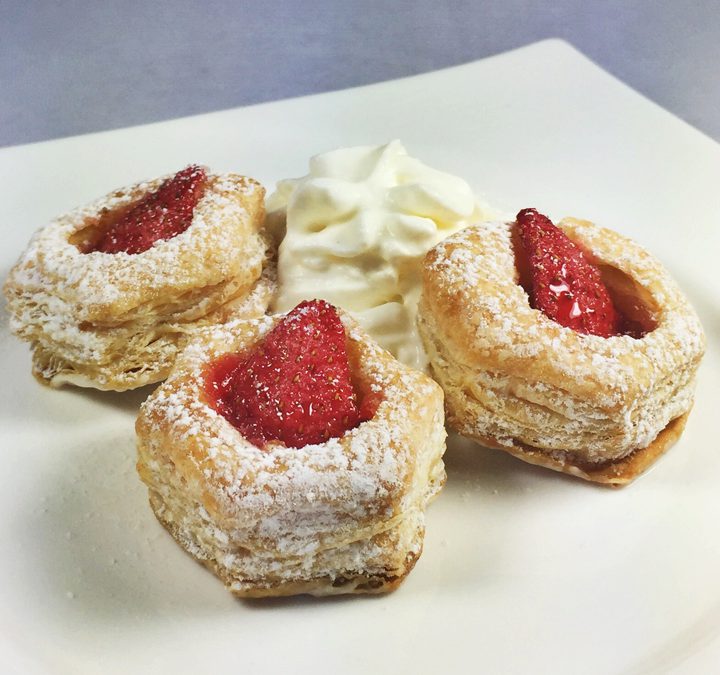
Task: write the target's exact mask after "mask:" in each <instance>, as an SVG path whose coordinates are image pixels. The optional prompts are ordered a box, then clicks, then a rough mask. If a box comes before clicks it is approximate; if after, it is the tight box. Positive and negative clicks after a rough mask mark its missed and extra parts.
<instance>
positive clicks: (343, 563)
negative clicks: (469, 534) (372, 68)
mask: <svg viewBox="0 0 720 675" xmlns="http://www.w3.org/2000/svg"><path fill="white" fill-rule="evenodd" d="M278 320H279V317H265V318H262V319H257V320H252V321H232V322H230V323H228V324H226V325H224V326H216V327H214V328H208V329H205V330H203V331H201V332H200V333H199V334H198V335H197V336H196V338H195V340H194V341H193V342H192V343H191V344H190V345H189V346H188V348H187V349H186V350H185V352H184V353H183V354H182V355H181V357H180V358H179V359H178V361H177V363H176V366H175V368H174V369H173V372H172V374H171V376H170V377H169V378H168V380H167V381H166V382H165V383H164V384H163V385H162V386H161V387H159V388H158V390H156V392H155V393H153V394H152V395H151V396H150V398H149V399H148V400H147V401H146V402H145V404H143V406H142V409H141V412H140V416H139V417H138V421H137V425H136V428H137V434H138V464H137V467H138V472H139V474H140V477H141V478H142V480H143V481H144V482H145V483H146V484H147V486H148V489H149V496H150V504H151V506H152V508H153V511H154V512H155V514H156V516H157V517H158V520H160V522H161V523H162V524H163V525H164V526H165V527H166V528H167V529H168V531H169V532H170V533H171V534H172V535H173V536H174V537H175V539H176V540H177V541H178V542H179V543H180V544H181V546H182V547H183V548H185V549H186V550H187V551H188V552H190V553H191V554H192V555H193V556H194V557H195V558H197V559H198V560H200V561H201V562H203V564H205V565H206V566H207V567H208V568H210V569H211V570H213V571H214V572H215V573H216V574H217V575H218V576H219V577H220V578H221V579H222V580H223V581H224V582H225V584H226V585H227V586H228V588H229V589H230V590H231V591H232V592H233V593H235V594H236V595H238V596H242V597H261V596H278V595H292V594H296V593H310V594H313V595H329V594H340V593H380V592H384V591H388V590H391V589H393V588H395V587H396V586H397V585H398V584H399V583H400V582H401V581H402V579H403V578H404V577H405V576H406V575H407V574H408V572H409V571H410V570H411V569H412V567H413V565H414V563H415V561H416V559H417V558H418V557H419V555H420V553H421V550H422V541H423V535H424V529H425V528H424V510H425V507H426V505H427V503H428V502H429V500H430V499H432V498H433V497H434V496H435V495H436V494H437V493H438V492H439V490H440V488H441V487H442V484H443V483H444V480H445V470H444V466H443V463H442V454H443V452H444V449H445V436H446V434H445V428H444V419H443V401H442V391H441V390H440V388H439V387H438V386H437V385H436V384H435V383H434V382H433V381H432V380H431V379H430V378H429V377H427V376H426V375H424V374H423V373H420V372H418V371H414V370H412V369H410V368H408V367H406V366H404V365H402V364H400V363H399V362H397V361H396V360H395V359H393V358H392V356H391V355H390V354H389V353H387V352H385V351H384V350H382V349H380V348H379V347H378V346H377V345H376V344H375V343H374V342H372V341H371V340H370V339H369V338H368V336H367V335H366V334H364V333H363V332H361V331H360V330H359V329H358V328H357V327H356V326H355V324H354V322H352V320H350V319H349V318H348V317H343V321H344V323H345V325H346V330H347V333H348V342H347V344H348V353H349V357H350V360H351V365H352V370H353V374H354V376H355V378H356V386H357V387H358V389H359V391H360V392H361V393H362V392H370V391H373V392H378V391H381V392H382V393H383V401H382V403H381V404H380V406H379V408H378V410H377V413H376V414H375V416H374V417H373V418H372V419H371V420H369V421H367V422H364V423H362V424H361V425H360V426H358V427H357V428H355V429H352V430H350V431H349V432H347V433H346V434H345V435H344V436H342V437H341V438H336V439H330V440H329V441H327V442H326V443H323V444H319V445H310V446H305V447H303V448H287V447H285V446H284V445H283V444H282V443H278V442H274V443H269V444H268V445H267V446H266V447H265V448H263V449H260V448H257V447H256V446H254V445H252V444H251V443H249V442H248V441H247V440H245V439H244V438H243V437H242V435H241V434H240V432H239V431H238V430H237V429H236V428H235V427H233V426H232V425H231V424H230V423H229V422H228V421H227V420H226V419H225V418H224V417H222V416H221V415H219V414H218V413H217V412H215V410H214V409H213V407H212V406H211V405H210V404H209V403H208V402H207V399H206V394H205V391H204V375H203V373H204V369H205V367H206V365H207V364H208V363H209V362H211V361H212V360H214V359H215V358H217V357H219V356H221V355H222V354H225V353H228V352H240V351H242V350H243V349H246V348H248V347H250V346H251V345H253V344H254V343H255V342H257V340H259V339H260V338H261V337H262V335H264V334H265V333H266V332H267V331H268V330H270V329H271V328H272V326H273V325H274V324H275V323H276V322H277V321H278Z"/></svg>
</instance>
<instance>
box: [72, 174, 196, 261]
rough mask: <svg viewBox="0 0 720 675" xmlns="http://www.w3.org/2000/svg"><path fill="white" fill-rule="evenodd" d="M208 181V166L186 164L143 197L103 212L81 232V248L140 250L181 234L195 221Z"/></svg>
mask: <svg viewBox="0 0 720 675" xmlns="http://www.w3.org/2000/svg"><path fill="white" fill-rule="evenodd" d="M207 182H208V180H207V174H206V172H205V169H203V168H202V167H200V166H197V165H191V166H188V167H186V168H185V169H183V170H182V171H179V172H178V173H176V174H175V175H174V176H172V177H171V178H168V179H167V180H166V181H164V182H163V183H162V185H160V187H159V188H158V189H157V190H154V191H153V192H150V193H148V194H146V195H145V196H144V197H143V198H142V199H141V200H140V201H138V202H135V203H134V204H132V205H130V206H129V207H125V208H122V209H117V210H115V211H111V212H110V213H107V214H104V215H103V216H102V217H101V219H100V222H99V223H98V224H97V225H95V226H93V227H91V228H87V229H86V231H84V232H82V233H78V234H81V235H82V237H81V238H82V239H83V241H81V242H80V243H79V247H80V250H81V251H82V252H83V253H92V252H94V251H99V252H101V253H130V254H137V253H143V252H144V251H147V250H148V249H149V248H151V247H152V246H153V245H154V244H155V243H156V242H158V241H165V240H167V239H172V238H173V237H176V236H178V235H179V234H182V233H183V232H185V230H187V229H188V227H190V225H191V224H192V220H193V213H194V211H195V207H196V206H197V204H198V202H199V201H200V199H201V198H202V196H203V194H204V193H205V189H206V187H207Z"/></svg>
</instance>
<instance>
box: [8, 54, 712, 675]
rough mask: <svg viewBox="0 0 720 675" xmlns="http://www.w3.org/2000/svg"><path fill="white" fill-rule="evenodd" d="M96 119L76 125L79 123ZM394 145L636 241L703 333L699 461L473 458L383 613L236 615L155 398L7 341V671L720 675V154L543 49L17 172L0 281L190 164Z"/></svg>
mask: <svg viewBox="0 0 720 675" xmlns="http://www.w3.org/2000/svg"><path fill="white" fill-rule="evenodd" d="M79 112H81V111H79ZM392 138H400V139H402V141H403V142H404V143H405V144H406V146H407V148H408V150H409V151H410V153H411V154H412V155H414V156H417V157H419V158H420V159H422V160H423V161H425V162H427V163H428V164H430V165H431V166H435V167H437V168H440V169H444V170H446V171H450V172H452V173H455V174H458V175H460V176H463V177H464V178H466V179H467V180H468V181H469V182H470V184H471V185H472V186H473V187H474V188H475V189H476V190H477V191H478V193H479V194H481V195H484V196H485V197H486V198H487V199H488V200H489V201H490V202H491V203H493V204H494V205H496V206H499V207H500V208H504V209H507V210H510V211H513V210H517V209H519V208H521V207H524V206H535V207H537V208H539V209H541V210H542V211H545V212H547V213H549V214H550V215H551V216H552V217H553V218H559V217H561V216H564V215H570V214H572V215H575V216H579V217H585V218H589V219H591V220H595V221H596V222H598V223H600V224H602V225H605V226H609V227H612V228H614V229H617V230H619V231H621V232H623V233H625V234H628V235H630V236H632V237H634V238H636V239H637V240H639V241H640V242H641V243H643V244H645V245H646V246H647V247H648V248H650V249H651V250H652V251H654V252H655V253H656V254H657V255H658V256H659V257H660V258H661V259H662V260H664V262H665V263H666V264H667V266H668V267H669V269H670V270H671V272H672V273H673V274H674V275H675V277H676V278H677V279H678V281H679V282H680V284H681V285H682V286H683V288H684V289H685V290H686V292H687V293H688V294H689V295H690V297H691V298H692V300H693V302H694V303H695V306H696V307H697V309H698V311H699V312H700V315H701V317H702V319H703V321H704V324H705V328H706V331H707V334H708V345H709V349H708V354H707V356H706V358H705V362H704V364H703V367H702V370H701V374H700V382H699V387H698V392H697V402H696V405H695V410H694V412H693V414H692V415H691V417H690V421H689V424H688V427H687V430H686V432H685V435H684V436H683V438H682V440H681V441H680V443H679V444H678V445H677V446H676V447H675V448H674V449H673V450H672V451H671V452H670V453H669V454H668V455H667V456H666V457H665V458H664V459H663V460H662V461H661V462H660V463H659V464H658V465H657V466H656V467H655V468H654V469H653V470H652V471H651V472H650V473H649V474H647V475H646V476H644V477H643V478H642V479H640V480H639V481H638V482H637V483H636V484H635V485H632V486H631V487H629V488H626V489H624V490H621V491H611V490H607V489H601V488H597V487H595V486H592V485H588V484H585V483H583V482H580V481H576V480H572V479H568V478H566V477H563V476H559V475H556V474H554V473H552V472H549V471H544V470H541V469H536V468H534V467H530V466H527V465H525V464H523V463H521V462H518V461H516V460H514V459H512V458H511V457H509V456H506V455H504V454H503V453H498V452H492V451H488V450H484V449H482V448H479V447H477V446H473V445H472V444H470V443H460V442H457V443H454V444H453V446H452V447H451V448H450V450H449V452H448V454H447V466H448V473H449V480H448V484H447V487H446V489H445V490H444V492H443V493H442V494H441V496H440V497H439V498H438V500H437V501H436V502H435V503H434V504H433V505H432V507H431V508H430V511H429V516H428V531H427V539H426V544H425V552H424V554H423V556H422V558H421V560H420V562H419V563H418V565H417V567H416V569H415V571H414V572H413V573H412V574H411V575H410V577H409V578H408V580H407V581H406V583H405V584H404V585H403V586H402V587H401V588H400V590H398V591H397V592H396V593H394V594H391V595H389V596H386V597H382V598H346V599H331V600H315V599H309V598H297V599H290V600H281V601H280V600H271V601H267V602H258V601H255V602H242V601H238V600H235V599H233V598H232V597H231V596H230V595H229V594H228V593H227V592H226V591H225V590H224V588H223V587H222V585H221V583H220V582H219V581H217V580H216V579H215V578H214V577H213V576H211V575H210V574H209V573H208V572H206V571H205V570H204V569H203V568H202V567H200V566H199V565H197V564H196V563H195V562H194V561H193V560H192V559H190V557H189V556H187V555H186V554H185V553H183V552H182V551H181V550H180V548H179V547H178V546H176V545H175V543H174V542H173V541H172V540H171V539H170V537H169V536H168V535H167V534H166V533H165V531H164V530H163V529H162V528H161V527H160V526H159V525H158V524H157V523H156V522H155V520H154V517H153V516H152V514H151V512H150V509H149V507H148V505H147V503H146V494H145V489H144V488H143V486H142V485H141V484H140V482H139V480H138V479H137V477H136V475H135V471H134V431H133V420H134V416H135V413H136V410H137V407H138V405H139V404H140V402H141V401H142V400H143V399H144V397H145V396H147V394H148V389H145V390H142V391H139V392H131V393H128V394H103V393H93V392H87V391H81V390H77V389H64V390H61V391H51V390H49V389H45V388H43V387H41V386H40V385H38V384H37V383H36V382H35V381H34V380H33V379H32V377H31V376H30V358H29V352H28V348H27V346H26V345H24V344H21V343H20V342H18V341H16V340H15V339H14V338H12V337H11V336H10V335H9V333H8V327H7V320H6V319H3V321H2V324H0V340H1V344H2V349H1V351H0V377H2V379H3V386H2V390H1V391H2V393H1V394H0V400H1V407H0V415H2V429H1V431H0V443H1V444H2V450H1V451H2V465H3V471H2V476H0V513H2V521H1V522H0V540H1V541H2V542H3V555H2V556H1V557H0V599H1V602H0V636H2V637H1V638H0V639H1V640H2V644H0V663H1V664H3V668H4V669H9V670H13V669H14V670H16V671H18V672H23V673H26V672H46V671H49V672H67V673H73V674H78V673H104V674H111V673H127V672H132V673H197V672H240V671H242V672H251V673H278V672H294V673H314V674H318V673H341V672H342V673H369V672H376V673H398V672H401V673H402V672H413V673H437V672H463V671H473V672H486V673H552V674H554V675H560V674H562V673H568V674H577V673H583V674H585V675H593V674H596V673H597V674H602V675H608V674H611V673H623V674H625V675H630V674H638V675H639V674H640V673H658V672H666V671H667V670H677V671H679V672H686V673H708V672H711V671H713V670H715V668H714V667H713V664H715V666H717V664H718V663H720V639H718V634H719V633H720V572H719V570H720V543H719V539H720V538H719V536H718V532H720V526H719V525H718V523H720V484H719V481H718V475H719V474H718V469H719V468H720V453H719V452H718V449H717V440H716V435H715V429H716V427H715V423H714V420H715V419H716V418H717V416H718V404H719V403H720V396H718V388H717V382H718V379H720V366H719V362H718V344H719V342H718V336H719V334H720V302H719V294H718V291H717V283H718V282H717V274H716V272H715V268H716V267H717V264H718V254H720V245H719V244H720V236H719V230H720V228H719V227H718V220H719V217H720V208H719V200H718V195H719V194H720V190H719V189H718V186H719V185H720V180H719V179H720V147H719V146H718V145H717V144H715V143H714V142H713V141H711V140H709V139H707V138H706V137H704V136H703V135H701V134H700V133H698V132H697V131H695V130H693V129H692V128H690V127H689V126H688V125H686V124H684V123H683V122H681V121H679V120H677V119H675V118H674V117H672V116H671V115H670V114H668V113H667V112H665V111H663V110H662V109H660V108H659V107H657V106H656V105H654V104H652V103H650V102H648V101H647V100H645V99H644V98H642V97H641V96H639V95H638V94H636V93H634V92H633V91H631V90H630V89H628V88H627V87H626V86H624V85H623V84H621V83H619V82H618V81H616V80H615V79H613V78H612V77H610V76H609V75H607V74H606V73H605V72H603V71H601V70H600V69H599V68H597V67H596V66H594V65H593V64H592V63H590V62H589V61H588V60H587V59H585V58H584V57H583V56H581V55H580V54H578V53H577V52H576V51H574V50H573V49H572V48H571V47H569V46H568V45H567V44H564V43H562V42H558V41H548V42H543V43H539V44H536V45H532V46H530V47H527V48H524V49H520V50H518V51H515V52H511V53H508V54H504V55H501V56H498V57H495V58H491V59H487V60H484V61H480V62H477V63H473V64H470V65H466V66H461V67H458V68H453V69H450V70H445V71H441V72H436V73H431V74H428V75H422V76H419V77H413V78H409V79H405V80H399V81H395V82H387V83H384V84H378V85H373V86H369V87H363V88H360V89H353V90H348V91H342V92H336V93H331V94H324V95H321V96H313V97H309V98H301V99H295V100H289V101H282V102H279V103H271V104H267V105H260V106H255V107H250V108H245V109H238V110H229V111H226V112H220V113H215V114H210V115H203V116H199V117H193V118H188V119H181V120H175V121H171V122H164V123H160V124H153V125H149V126H143V127H137V128H133V129H125V130H120V131H112V132H108V133H100V134H92V135H89V136H82V137H78V138H70V139H65V140H59V141H53V142H48V143H41V144H37V145H29V146H23V147H15V148H8V149H5V150H1V151H0V186H2V200H0V227H2V230H1V236H2V242H3V246H2V250H1V252H0V256H1V258H0V273H2V275H3V276H4V275H5V274H6V273H7V271H8V269H9V268H10V266H11V265H12V263H13V262H14V260H15V259H16V258H17V256H18V255H19V254H20V252H21V250H22V249H23V248H24V246H25V244H26V241H27V240H28V238H29V236H30V233H31V232H32V231H33V230H34V229H36V228H37V227H39V226H41V225H43V224H44V223H45V222H47V221H48V220H49V219H50V218H51V217H53V216H54V215H56V214H59V213H62V212H63V211H65V210H67V209H69V208H71V207H73V206H75V205H78V204H81V203H84V202H86V201H89V200H91V199H93V198H94V197H96V196H98V195H102V194H104V193H105V192H107V191H109V190H111V189H113V188H115V187H117V186H120V185H124V184H127V183H131V182H133V181H135V180H137V179H138V178H142V177H151V176H154V175H157V174H161V173H165V172H169V171H173V170H176V169H177V168H178V167H180V166H183V165H184V164H186V163H189V162H201V163H206V164H208V165H210V166H212V167H214V168H216V169H223V170H226V169H233V170H237V171H240V172H246V173H248V174H250V175H253V176H255V177H257V178H258V179H260V180H261V181H262V182H263V183H265V184H266V185H267V186H268V187H269V188H272V186H273V185H274V183H275V181H276V180H278V179H280V178H283V177H288V176H295V175H301V174H303V173H305V170H306V166H307V160H308V158H309V156H310V155H312V154H315V153H317V152H321V151H324V150H327V149H330V148H333V147H336V146H341V145H345V146H347V145H354V144H377V143H383V142H385V141H388V140H390V139H392Z"/></svg>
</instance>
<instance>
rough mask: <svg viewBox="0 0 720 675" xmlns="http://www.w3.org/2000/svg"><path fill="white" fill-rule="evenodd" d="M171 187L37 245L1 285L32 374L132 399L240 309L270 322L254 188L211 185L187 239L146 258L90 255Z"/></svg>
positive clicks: (81, 217) (260, 206) (76, 219)
mask: <svg viewBox="0 0 720 675" xmlns="http://www.w3.org/2000/svg"><path fill="white" fill-rule="evenodd" d="M166 178H168V177H167V176H165V177H161V178H158V179H155V180H152V181H148V182H143V183H138V184H136V185H133V186H131V187H129V188H125V189H121V190H117V191H116V192H113V193H111V194H110V195H107V196H105V197H103V198H101V199H99V200H97V201H96V202H94V203H92V204H90V205H89V206H87V207H83V208H80V209H77V210H75V211H73V212H71V213H69V214H67V215H65V216H62V217H60V218H58V219H57V220H55V221H53V222H52V223H51V224H50V225H48V226H47V227H45V228H43V229H42V230H40V231H39V232H37V233H36V234H35V236H34V237H33V239H32V240H31V242H30V244H29V246H28V248H27V250H26V251H25V253H24V254H23V256H22V257H21V258H20V260H19V261H18V263H17V264H16V265H15V267H14V268H13V269H12V270H11V272H10V275H9V276H8V279H7V281H6V283H5V288H4V291H5V296H6V298H7V301H8V309H9V311H10V314H11V320H10V324H11V328H12V330H13V332H14V333H15V334H16V335H18V336H19V337H21V338H22V339H25V340H27V341H28V342H30V343H31V345H32V350H33V372H34V374H35V375H36V376H37V377H38V379H40V380H41V381H43V382H45V383H47V384H50V385H52V386H60V385H62V384H65V383H71V384H77V385H80V386H90V387H95V388H98V389H114V390H124V389H131V388H135V387H139V386H142V385H144V384H148V383H150V382H157V381H159V380H161V379H163V378H164V377H166V376H167V373H168V372H169V368H170V367H171V366H172V363H173V361H174V358H175V355H176V354H177V352H178V350H179V349H180V348H182V346H183V343H184V341H185V339H186V335H187V334H188V332H191V331H192V330H194V329H195V328H196V327H197V326H199V325H204V324H207V323H209V322H212V321H215V320H218V318H220V317H224V316H228V315H230V314H232V312H231V310H233V309H239V315H240V316H258V315H262V314H263V313H264V312H265V309H266V308H267V306H268V304H269V301H270V299H271V296H272V292H273V288H274V278H273V275H272V274H271V273H268V274H266V276H265V278H264V279H261V278H260V277H261V274H262V271H263V268H264V267H267V266H268V262H269V260H270V255H269V250H268V248H269V247H268V245H267V243H266V241H265V240H264V238H263V235H262V233H261V228H262V225H263V219H264V202H263V199H264V190H263V188H262V186H260V184H259V183H257V182H256V181H254V180H253V179H251V178H246V177H244V176H239V175H237V174H212V173H208V183H207V187H206V189H205V192H204V194H203V197H202V198H201V200H200V201H199V203H198V205H197V207H196V208H195V210H194V213H193V221H192V223H191V225H190V227H189V228H188V229H187V230H185V232H183V233H181V234H179V235H178V236H176V237H173V238H172V239H168V240H166V241H159V242H156V243H155V245H154V246H152V247H151V248H150V249H148V250H147V251H144V252H142V253H139V254H128V253H122V252H121V253H112V254H110V253H102V252H99V251H94V252H91V253H83V252H82V250H81V248H82V244H83V242H85V241H86V240H88V239H89V238H91V237H92V233H93V232H94V231H95V230H97V228H98V227H99V226H101V222H102V219H103V218H104V217H105V216H106V214H108V213H111V212H114V211H116V210H118V209H123V208H127V207H129V206H131V205H132V204H134V203H136V202H138V201H139V200H140V199H142V198H143V196H145V195H146V194H148V193H149V192H152V191H154V190H156V189H157V188H158V187H159V186H160V185H161V184H162V182H163V181H164V180H166Z"/></svg>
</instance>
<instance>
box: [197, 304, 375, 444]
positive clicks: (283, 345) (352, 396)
mask: <svg viewBox="0 0 720 675" xmlns="http://www.w3.org/2000/svg"><path fill="white" fill-rule="evenodd" d="M346 342H347V337H346V334H345V328H344V326H343V324H342V322H341V321H340V317H339V316H338V314H337V311H336V309H335V308H334V307H333V306H332V305H330V304H329V303H327V302H325V301H322V300H313V301H310V302H303V303H300V304H299V305H298V306H297V307H296V308H295V309H294V310H292V311H291V312H290V313H289V314H287V316H285V317H284V318H283V319H282V320H281V321H280V323H278V324H277V325H276V326H275V327H274V328H273V329H272V330H271V331H270V332H269V333H268V334H267V335H266V336H265V337H264V338H263V339H262V341H261V342H259V343H257V344H256V345H254V346H253V347H252V348H251V349H250V350H249V351H247V352H243V353H239V354H226V355H224V356H221V357H220V358H218V359H216V360H215V361H213V362H212V363H211V364H209V366H208V367H207V369H206V373H205V393H206V395H207V397H208V398H209V399H210V403H211V405H212V406H213V407H214V409H215V410H216V411H217V412H218V413H220V414H221V415H222V416H223V417H225V419H227V420H228V422H230V423H231V424H232V425H233V426H234V427H235V428H237V429H238V430H239V431H240V432H241V433H242V435H243V436H244V437H245V438H246V439H247V440H248V441H250V442H251V443H253V444H254V445H256V446H258V447H260V448H262V447H263V446H265V445H266V444H267V443H269V442H271V441H280V442H282V443H284V444H285V445H286V446H288V447H295V448H301V447H303V446H306V445H311V444H318V443H324V442H325V441H327V440H328V439H329V438H338V437H340V436H342V435H343V434H345V432H347V431H349V430H351V429H354V428H355V427H357V426H358V425H359V424H361V423H362V422H364V421H366V420H368V419H371V418H372V417H373V415H374V414H375V411H376V409H377V405H378V403H379V400H378V398H377V397H375V396H363V397H361V396H359V395H358V393H357V392H356V390H355V387H354V385H353V379H352V373H351V368H350V360H349V357H348V352H347V347H346Z"/></svg>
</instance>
